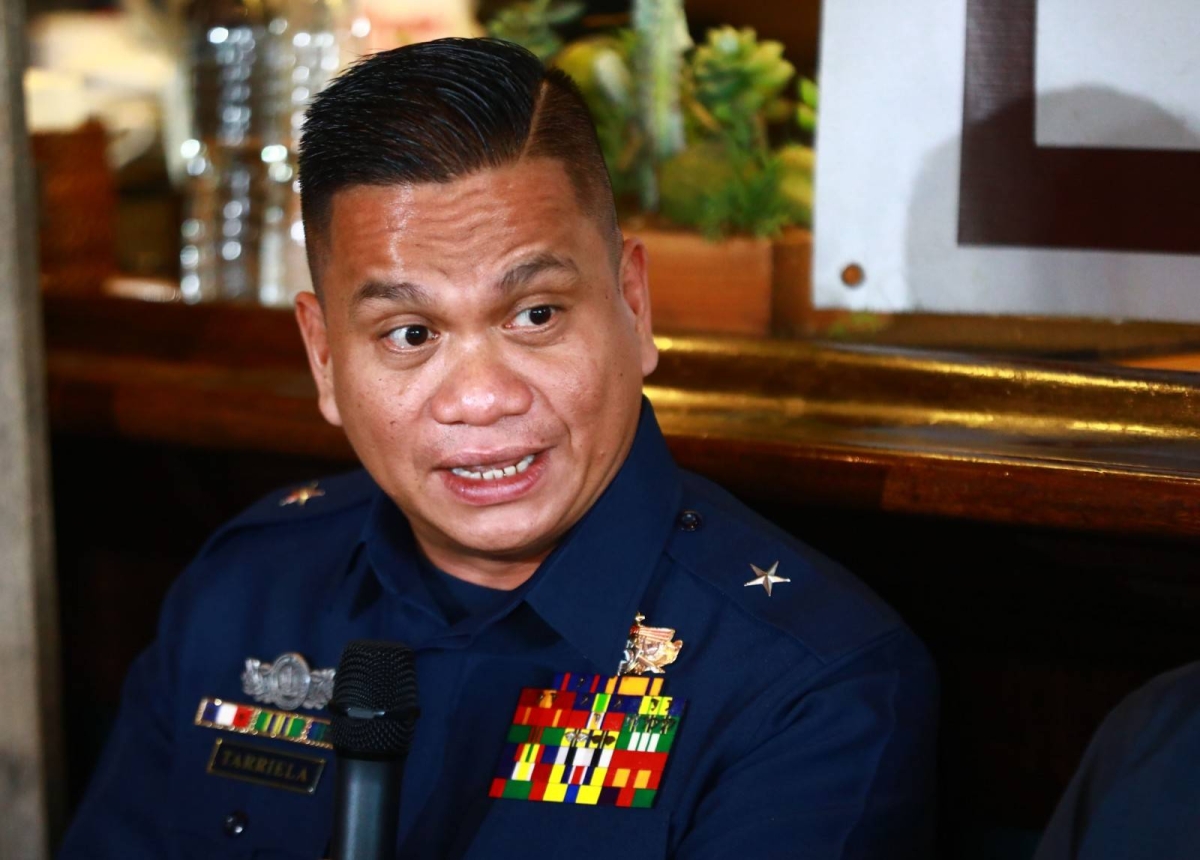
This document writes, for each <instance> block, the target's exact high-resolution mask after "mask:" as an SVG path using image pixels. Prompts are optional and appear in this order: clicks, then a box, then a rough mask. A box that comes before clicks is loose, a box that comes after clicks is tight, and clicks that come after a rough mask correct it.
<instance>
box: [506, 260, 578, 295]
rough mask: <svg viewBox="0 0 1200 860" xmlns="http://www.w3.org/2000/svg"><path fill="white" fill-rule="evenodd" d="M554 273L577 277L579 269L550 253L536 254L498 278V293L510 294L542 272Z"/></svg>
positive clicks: (572, 263)
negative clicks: (564, 273)
mask: <svg viewBox="0 0 1200 860" xmlns="http://www.w3.org/2000/svg"><path fill="white" fill-rule="evenodd" d="M554 271H559V272H566V273H567V274H570V275H576V276H578V274H579V267H578V266H576V265H575V262H574V261H573V260H571V259H570V258H569V257H560V256H558V255H557V254H551V253H541V254H536V255H534V256H532V257H530V258H528V259H526V260H522V261H521V262H519V263H517V264H516V265H515V266H513V267H512V268H511V269H509V270H508V271H507V272H505V273H504V276H503V277H502V278H500V284H499V287H500V291H501V292H502V293H509V292H512V291H513V290H515V289H516V288H517V287H520V286H522V285H524V284H526V283H528V282H529V281H531V280H533V279H534V278H535V277H537V276H538V275H540V274H542V273H543V272H554Z"/></svg>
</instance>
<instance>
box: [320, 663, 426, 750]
mask: <svg viewBox="0 0 1200 860" xmlns="http://www.w3.org/2000/svg"><path fill="white" fill-rule="evenodd" d="M329 709H330V710H331V711H333V719H332V720H331V722H330V726H329V742H330V743H331V744H333V748H334V749H335V750H336V751H337V752H338V753H341V754H343V755H347V756H350V757H356V758H368V759H391V758H403V757H405V756H406V755H408V748H409V746H410V745H411V744H412V737H413V732H414V731H415V730H416V724H417V713H418V711H417V670H416V664H415V662H414V659H413V652H412V649H411V648H409V647H408V646H407V645H403V644H401V643H399V642H371V641H367V640H357V641H354V642H351V643H349V644H348V645H347V646H346V648H345V650H343V651H342V659H341V660H340V661H339V662H338V667H337V674H336V675H334V679H333V697H332V698H331V699H330V702H329Z"/></svg>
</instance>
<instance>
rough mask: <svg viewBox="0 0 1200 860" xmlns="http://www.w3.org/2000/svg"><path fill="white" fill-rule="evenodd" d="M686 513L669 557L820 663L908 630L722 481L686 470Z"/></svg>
mask: <svg viewBox="0 0 1200 860" xmlns="http://www.w3.org/2000/svg"><path fill="white" fill-rule="evenodd" d="M681 511H682V513H681V514H680V518H679V524H678V525H679V527H678V528H676V530H675V532H674V535H673V537H672V539H671V541H670V543H669V545H668V550H667V551H668V554H670V555H671V557H672V558H673V559H674V560H675V561H676V562H678V563H679V564H681V565H682V566H684V567H685V568H687V569H689V570H690V571H691V572H692V573H693V574H694V575H695V576H697V577H699V578H700V579H702V580H704V581H706V582H707V583H709V584H710V585H711V586H713V587H715V588H716V589H717V591H718V592H719V595H720V599H723V600H727V601H728V602H729V603H730V604H732V605H734V606H737V607H739V608H740V609H741V610H743V611H745V612H746V613H748V614H749V615H751V616H752V617H753V618H755V619H756V620H757V621H758V622H760V623H763V624H767V625H770V626H771V627H774V628H775V629H777V630H778V631H781V632H782V633H784V634H786V635H788V636H790V637H792V638H793V639H795V640H798V641H799V642H800V643H801V644H802V645H803V646H804V647H805V648H806V649H807V650H808V651H809V652H811V653H812V654H813V655H814V656H815V657H817V659H819V660H821V661H824V662H828V661H833V660H836V659H838V658H839V657H842V656H845V655H848V654H850V653H852V652H854V651H857V650H859V649H861V648H863V647H866V646H868V645H869V644H870V643H871V642H873V641H877V640H881V639H883V638H885V637H887V636H888V635H889V634H892V633H896V632H898V631H901V630H904V629H905V628H904V624H903V622H902V621H901V620H900V619H899V617H898V616H897V615H896V614H895V613H894V612H893V611H892V610H891V608H889V607H888V606H887V605H886V604H885V603H884V602H883V601H882V600H881V599H880V598H879V597H878V596H877V595H875V594H874V593H873V592H872V591H871V590H870V589H869V588H867V587H866V586H865V585H864V584H863V583H862V582H861V581H859V580H858V579H857V578H856V577H854V576H853V575H852V574H850V573H849V572H848V571H846V570H845V568H843V567H841V566H840V565H838V564H837V563H836V562H834V561H832V560H830V559H829V558H827V557H825V556H824V555H822V554H821V553H819V552H817V551H816V550H814V549H812V548H811V547H809V546H807V545H806V544H804V543H802V542H801V541H799V540H797V539H796V538H794V537H792V536H791V535H789V534H788V533H787V532H785V531H783V530H782V529H781V528H779V527H778V526H776V525H774V524H773V523H771V522H769V521H768V520H766V519H764V518H763V517H761V516H759V515H758V514H756V513H755V512H754V511H752V510H750V509H749V508H748V507H746V506H745V505H744V504H742V503H741V502H740V501H738V500H737V499H736V498H734V497H733V496H732V495H730V494H729V493H728V492H726V491H725V490H723V489H721V488H720V487H718V486H717V485H716V484H713V483H712V482H710V481H707V480H705V479H704V478H701V477H699V476H698V475H693V474H690V473H684V489H683V496H682V503H681ZM768 584H769V585H770V592H769V593H768V589H767V585H768Z"/></svg>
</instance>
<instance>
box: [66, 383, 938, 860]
mask: <svg viewBox="0 0 1200 860" xmlns="http://www.w3.org/2000/svg"><path fill="white" fill-rule="evenodd" d="M320 487H321V489H323V490H324V495H323V496H320V497H317V498H313V499H312V500H310V501H308V502H307V503H306V504H304V505H303V506H302V507H301V506H300V505H299V504H294V505H287V506H281V500H283V499H284V498H285V494H284V493H280V494H276V495H274V496H272V497H268V498H267V499H264V500H263V501H262V502H260V503H259V504H257V505H256V506H253V507H251V508H250V509H249V510H248V511H246V512H245V513H243V514H242V515H241V516H240V517H238V518H237V519H235V520H233V521H232V522H231V523H229V524H228V525H226V526H225V527H223V528H222V529H221V530H220V531H219V532H218V533H217V534H216V535H214V536H213V538H212V539H211V540H210V541H209V542H208V544H207V545H206V546H205V548H204V549H203V550H202V552H201V553H200V555H199V557H198V558H197V559H196V561H195V562H194V563H193V564H192V565H191V566H190V567H189V568H188V570H187V571H186V572H185V573H184V575H183V576H182V577H181V578H180V580H179V581H178V582H177V583H176V585H175V586H174V587H173V589H172V591H171V593H170V595H169V596H168V598H167V600H166V603H165V605H164V608H163V612H162V616H161V621H160V626H159V631H158V637H157V640H156V641H155V642H154V644H153V645H152V646H151V647H150V648H149V650H147V651H146V652H145V653H144V654H142V655H141V656H140V657H139V659H138V660H137V662H136V663H135V665H134V666H133V668H132V670H131V671H130V674H129V678H128V680H127V682H126V686H125V690H124V698H123V705H122V708H121V711H120V714H119V717H118V720H117V723H116V725H115V727H114V730H113V733H112V737H111V738H110V740H109V742H108V746H107V749H106V751H105V755H104V757H103V759H102V761H101V763H100V765H99V767H98V769H97V771H96V774H95V776H94V777H93V781H92V784H91V786H90V788H89V791H88V794H87V796H86V798H85V800H84V802H83V804H82V807H81V809H80V810H79V813H78V815H77V817H76V819H75V821H74V823H73V825H72V827H71V829H70V831H69V833H68V835H67V838H66V841H65V844H64V846H63V848H62V852H61V855H60V856H61V857H62V858H64V860H69V858H76V857H80V858H81V857H88V858H95V857H112V858H121V860H132V858H143V857H146V858H149V857H155V858H159V857H172V858H183V857H187V858H193V857H194V858H209V860H211V858H226V857H242V858H250V857H254V858H319V857H322V856H325V855H324V853H323V852H325V851H326V849H327V846H328V844H329V839H330V835H331V830H332V822H331V818H332V806H333V804H332V795H333V788H334V778H333V773H332V771H333V766H334V765H333V755H332V753H331V752H329V751H328V750H324V749H320V748H316V747H311V746H304V745H302V744H298V743H295V742H292V741H288V740H285V739H281V738H276V739H273V738H270V737H253V736H249V735H243V734H238V733H231V732H227V731H219V730H217V729H214V728H210V727H206V726H204V725H198V724H197V713H198V708H199V707H200V704H201V701H202V699H204V698H205V697H217V698H220V699H223V700H225V701H226V702H233V703H245V704H254V703H253V702H252V701H251V700H250V699H249V698H248V696H247V694H246V693H244V692H243V688H242V680H241V674H242V670H243V666H244V662H245V660H246V658H248V657H252V658H257V659H260V660H263V661H272V660H273V659H275V658H276V657H278V656H279V655H281V654H285V653H289V652H295V653H299V654H301V655H302V656H303V657H304V658H305V659H306V660H307V662H308V664H309V665H310V666H311V667H313V668H314V669H316V668H327V667H335V666H336V665H337V661H338V658H339V655H340V654H341V651H342V648H343V646H344V645H345V644H346V643H347V642H348V641H350V640H353V639H387V640H398V641H403V642H405V643H407V644H408V645H410V646H411V647H412V648H413V649H414V650H415V652H416V666H417V675H418V681H419V686H420V708H421V717H420V720H419V721H418V724H417V732H416V737H415V740H414V742H413V746H412V752H411V754H410V756H409V758H408V762H407V765H406V769H405V775H404V786H403V796H402V802H401V810H400V827H399V834H400V835H399V839H400V845H399V850H398V854H397V856H398V857H403V858H442V857H447V858H458V857H465V858H497V857H571V858H589V857H596V858H612V857H621V858H623V860H636V858H662V857H677V858H680V859H681V860H685V858H686V860H699V858H727V857H731V856H737V857H753V858H760V857H761V858H773V857H803V858H814V860H818V858H819V859H820V860H824V858H866V857H886V858H906V857H925V856H928V848H929V845H930V838H931V835H932V827H931V824H932V804H933V779H934V776H933V773H934V755H935V735H936V723H937V712H938V707H937V683H936V677H935V673H934V670H933V667H932V664H931V662H930V660H929V657H928V655H927V654H926V652H925V650H924V648H923V647H922V645H921V644H920V642H918V641H917V639H916V638H915V637H914V636H913V635H912V633H911V632H909V630H908V629H907V628H906V627H905V626H904V624H903V623H902V622H901V621H900V620H899V619H898V618H897V617H896V615H895V614H894V613H893V612H892V611H891V610H890V609H889V608H888V607H887V606H885V605H884V604H883V603H882V602H881V601H880V600H879V599H878V598H877V597H875V596H874V595H873V594H872V593H871V592H870V591H869V590H868V589H866V588H865V587H864V586H863V585H862V584H861V583H859V582H858V581H857V580H856V579H854V578H853V577H852V576H850V575H849V574H847V573H846V572H845V571H843V570H841V569H840V568H838V567H837V566H836V565H834V564H832V563H831V562H829V561H828V560H826V559H824V558H823V557H821V556H820V555H818V554H817V553H815V552H813V551H812V550H810V549H808V548H807V547H805V546H804V545H802V544H800V543H798V542H797V541H796V540H794V539H793V538H791V537H790V536H789V535H787V534H785V533H784V532H782V531H780V530H779V529H777V528H775V527H774V526H772V525H771V524H769V523H767V522H765V521H764V520H762V519H761V518H759V517H758V516H757V515H755V514H754V513H752V512H751V511H749V510H748V509H747V508H746V507H744V506H743V505H742V504H740V503H739V502H738V501H736V500H735V499H734V498H732V497H731V496H729V495H728V494H726V493H725V492H724V491H722V490H721V489H719V488H718V487H716V486H714V485H712V484H711V483H709V482H707V481H705V480H703V479H701V478H698V477H696V476H695V475H691V474H688V473H685V472H681V471H680V470H679V469H678V468H677V467H676V466H675V464H674V462H673V461H672V459H671V456H670V454H669V453H668V451H667V448H666V445H665V443H664V440H663V438H662V435H661V433H660V432H659V429H658V426H657V423H656V422H655V420H654V415H653V412H652V411H651V409H650V407H649V405H648V404H646V405H645V406H644V407H643V413H642V418H641V422H640V425H639V429H638V433H637V437H636V439H635V441H634V444H633V447H632V449H631V452H630V454H629V456H628V458H627V460H626V462H625V463H624V464H623V466H622V467H621V469H620V471H619V473H618V474H617V476H616V478H615V479H614V480H613V483H612V484H611V485H610V486H609V487H608V488H607V489H606V490H605V491H604V493H603V494H602V496H601V497H600V499H599V500H598V501H597V503H596V504H595V505H594V506H593V507H592V509H591V510H590V511H589V512H588V513H587V514H586V515H585V516H584V517H583V519H582V520H581V521H580V522H579V523H577V524H576V525H575V527H574V528H573V529H572V530H571V531H570V532H569V533H568V535H567V536H566V537H565V538H564V539H563V541H562V542H561V543H560V545H559V546H558V547H557V548H556V549H555V550H554V551H553V553H551V555H550V556H549V557H548V558H547V559H546V560H545V562H543V564H542V565H541V566H540V568H539V569H538V571H537V572H536V573H535V574H534V576H533V577H532V578H531V579H530V580H529V581H528V582H527V583H526V584H525V585H523V586H522V587H521V588H519V589H517V590H516V591H514V592H509V593H502V592H494V591H491V590H488V589H479V588H472V587H470V586H467V587H466V588H465V589H462V588H459V587H458V586H457V585H456V583H457V581H454V582H449V583H448V582H446V581H444V580H445V579H446V577H445V575H444V574H441V573H440V572H438V571H435V570H432V569H431V568H430V567H429V565H428V563H427V562H424V561H423V560H422V559H421V558H420V557H419V553H418V552H417V550H416V548H415V545H414V541H413V537H412V533H411V531H410V529H409V527H408V524H407V522H406V520H405V518H404V517H403V515H402V514H401V513H400V511H399V510H398V509H397V508H396V507H395V505H394V504H393V503H392V502H391V500H390V499H388V498H387V497H386V496H385V495H384V494H383V493H382V492H381V491H380V490H379V488H378V487H377V486H376V485H375V484H374V483H373V481H372V480H371V479H370V478H369V477H368V476H367V475H366V474H365V473H361V472H360V473H356V474H352V475H349V476H344V477H339V478H333V479H331V480H328V481H325V482H323V483H322V484H321V485H320ZM685 512H686V513H685ZM776 562H778V567H777V569H776V575H777V576H778V577H783V578H787V579H789V580H790V581H789V582H777V583H775V584H774V586H773V589H772V594H771V595H768V594H767V592H766V590H765V589H764V588H763V587H761V586H760V585H751V586H749V587H748V586H746V584H745V583H747V582H749V581H751V580H753V579H755V578H756V574H755V573H754V571H752V570H751V567H750V565H752V564H753V565H757V566H758V567H759V568H760V569H763V570H766V569H768V568H769V567H770V566H771V565H773V564H775V563H776ZM638 612H641V613H643V614H644V615H645V616H646V620H645V622H644V623H645V624H647V625H654V626H660V627H671V628H675V630H676V636H677V637H678V638H679V639H681V640H682V641H683V643H684V645H683V647H682V650H681V651H680V653H679V655H678V659H677V660H676V661H675V662H674V663H673V664H672V665H670V666H667V667H666V672H665V675H664V676H663V677H664V678H665V681H664V683H665V686H664V688H663V690H662V692H663V694H664V695H671V696H674V697H679V698H682V699H686V700H687V710H686V713H685V715H684V717H683V719H682V722H681V723H680V724H679V727H678V733H677V735H676V738H675V741H674V745H673V747H672V748H671V750H670V756H669V759H668V763H667V765H666V767H665V771H664V773H663V775H662V779H661V782H660V784H659V789H658V791H657V794H656V796H655V798H654V803H653V807H652V808H649V809H644V808H622V807H619V806H589V805H580V804H577V803H576V804H570V803H551V802H533V801H529V800H516V799H507V798H491V797H489V790H490V786H491V784H492V779H493V777H494V775H495V773H496V768H497V764H498V761H499V757H500V755H501V753H502V750H503V749H504V746H505V741H506V733H507V731H508V728H509V726H510V724H511V723H512V719H513V715H514V711H515V709H516V705H517V700H518V695H519V693H520V690H521V689H522V688H525V687H538V686H549V685H550V684H551V683H552V682H553V679H554V677H555V675H556V674H557V673H560V672H573V673H580V674H600V675H604V676H612V675H615V674H616V672H617V668H618V665H619V663H620V661H621V658H622V653H623V649H624V647H625V644H626V637H627V634H628V632H629V628H630V624H631V623H632V622H633V619H634V616H635V615H636V614H637V613H638ZM296 712H297V713H298V714H301V715H308V716H327V713H324V712H318V711H312V710H306V709H304V708H299V709H298V710H297V711H296ZM219 740H220V741H222V742H224V743H229V742H232V743H234V744H238V745H240V746H236V747H232V748H229V747H227V749H233V750H234V751H237V752H238V755H239V756H240V757H239V758H236V759H233V765H229V762H228V761H226V762H224V764H223V765H221V766H218V767H216V770H217V771H218V772H216V773H210V772H209V770H210V769H211V768H212V765H213V764H214V763H215V762H217V757H216V756H215V752H216V750H215V747H216V744H217V741H219ZM251 748H252V749H251ZM256 753H257V754H256ZM247 756H249V758H247ZM297 756H304V757H307V759H301V758H297ZM319 760H324V761H326V762H327V765H326V767H325V769H324V772H323V773H321V774H320V779H319V781H318V783H317V785H316V788H315V791H313V793H311V794H306V793H302V792H299V791H291V790H287V787H286V783H287V782H288V780H296V779H301V780H302V781H303V780H307V782H308V783H310V782H311V780H312V778H313V775H314V773H315V772H316V770H317V769H318V765H319ZM305 761H308V762H309V763H308V764H304V763H303V762H305ZM264 762H265V764H264ZM289 765H290V768H291V769H290V770H289ZM255 766H257V767H258V770H259V771H260V774H259V775H260V776H261V778H260V779H258V780H256V781H248V780H247V779H244V778H233V777H231V776H230V775H229V771H230V770H236V769H237V768H241V769H242V770H243V771H244V772H243V773H242V774H241V776H243V777H244V776H246V775H247V773H249V775H250V776H254V774H253V773H251V771H253V770H254V769H255ZM264 768H265V770H264ZM234 776H237V774H236V773H235V774H234ZM305 784H307V783H305ZM281 786H282V787H281Z"/></svg>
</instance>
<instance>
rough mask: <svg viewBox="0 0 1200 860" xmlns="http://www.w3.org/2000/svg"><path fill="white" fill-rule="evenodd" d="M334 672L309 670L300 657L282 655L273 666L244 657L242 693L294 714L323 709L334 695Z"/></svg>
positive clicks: (305, 662) (290, 654) (306, 663)
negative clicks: (295, 711)
mask: <svg viewBox="0 0 1200 860" xmlns="http://www.w3.org/2000/svg"><path fill="white" fill-rule="evenodd" d="M334 671H335V670H333V669H309V668H308V662H307V661H306V660H305V659H304V658H303V657H301V656H300V655H299V654H295V653H289V654H281V655H279V657H277V658H275V662H274V663H264V662H263V661H261V660H255V659H254V658H253V657H248V658H246V668H245V670H244V671H243V672H242V690H243V691H244V692H245V693H246V695H248V696H252V697H253V698H254V701H256V702H262V703H264V704H267V705H274V706H275V707H277V708H283V709H284V710H285V711H294V710H296V709H297V708H323V707H325V706H326V705H328V704H329V699H330V697H331V696H332V695H333V676H334Z"/></svg>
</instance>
